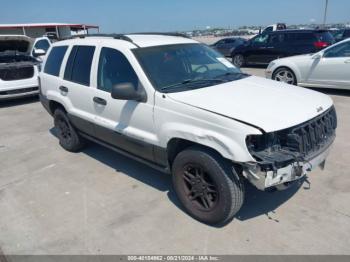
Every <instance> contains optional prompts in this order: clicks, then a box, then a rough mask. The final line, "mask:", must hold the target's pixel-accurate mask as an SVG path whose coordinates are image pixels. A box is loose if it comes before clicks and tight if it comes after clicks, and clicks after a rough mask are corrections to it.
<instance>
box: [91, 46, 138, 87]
mask: <svg viewBox="0 0 350 262" xmlns="http://www.w3.org/2000/svg"><path fill="white" fill-rule="evenodd" d="M138 82H139V80H138V77H137V75H136V73H135V71H134V69H133V68H132V66H131V64H130V63H129V61H128V59H127V58H126V57H125V56H124V55H123V54H122V53H121V52H119V51H118V50H115V49H112V48H106V47H104V48H102V49H101V54H100V60H99V65H98V76H97V88H98V89H100V90H103V91H106V92H108V93H110V92H111V91H112V87H113V86H114V85H117V84H122V83H132V84H133V85H134V86H135V87H137V86H138Z"/></svg>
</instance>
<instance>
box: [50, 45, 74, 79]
mask: <svg viewBox="0 0 350 262" xmlns="http://www.w3.org/2000/svg"><path fill="white" fill-rule="evenodd" d="M67 49H68V46H57V47H53V48H52V50H51V52H50V54H49V56H48V58H47V60H46V64H45V68H44V72H45V73H46V74H49V75H53V76H59V74H60V69H61V65H62V61H63V58H64V55H65V54H66V51H67Z"/></svg>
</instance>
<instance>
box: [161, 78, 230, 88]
mask: <svg viewBox="0 0 350 262" xmlns="http://www.w3.org/2000/svg"><path fill="white" fill-rule="evenodd" d="M208 82H219V83H225V82H226V81H225V80H222V79H187V80H184V81H182V82H180V83H176V84H173V85H169V86H164V87H162V88H161V89H160V90H162V91H164V90H167V89H172V88H176V87H179V86H187V85H188V84H201V83H208ZM187 87H188V86H187Z"/></svg>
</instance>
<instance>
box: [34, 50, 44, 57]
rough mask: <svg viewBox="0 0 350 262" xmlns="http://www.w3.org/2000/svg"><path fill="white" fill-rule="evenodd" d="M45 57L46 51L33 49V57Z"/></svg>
mask: <svg viewBox="0 0 350 262" xmlns="http://www.w3.org/2000/svg"><path fill="white" fill-rule="evenodd" d="M44 55H46V51H45V50H44V49H34V51H33V56H35V57H38V56H44Z"/></svg>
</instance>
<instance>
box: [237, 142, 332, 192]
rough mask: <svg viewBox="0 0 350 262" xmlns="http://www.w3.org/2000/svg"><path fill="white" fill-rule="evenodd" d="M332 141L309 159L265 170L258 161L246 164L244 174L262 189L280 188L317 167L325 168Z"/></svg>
mask: <svg viewBox="0 0 350 262" xmlns="http://www.w3.org/2000/svg"><path fill="white" fill-rule="evenodd" d="M333 141H334V140H332V142H333ZM332 142H331V143H329V145H328V146H327V147H326V148H325V149H323V150H322V151H321V152H318V154H316V155H314V156H312V157H311V158H310V159H308V160H307V161H305V162H295V163H292V164H290V165H287V166H285V167H283V168H279V169H277V170H274V171H263V170H262V169H261V167H260V166H259V164H258V163H248V164H245V165H244V166H243V175H244V176H245V177H246V178H247V179H248V180H249V181H250V182H251V183H252V184H253V185H254V186H255V187H257V188H258V189H260V190H266V189H268V188H272V187H277V188H278V186H281V185H286V184H288V183H291V182H295V181H297V180H299V179H301V178H303V177H304V176H306V175H307V174H308V173H310V172H311V171H313V170H314V169H316V168H317V167H320V168H322V169H323V168H324V165H325V162H326V159H327V157H328V155H329V153H330V150H331V147H332Z"/></svg>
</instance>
